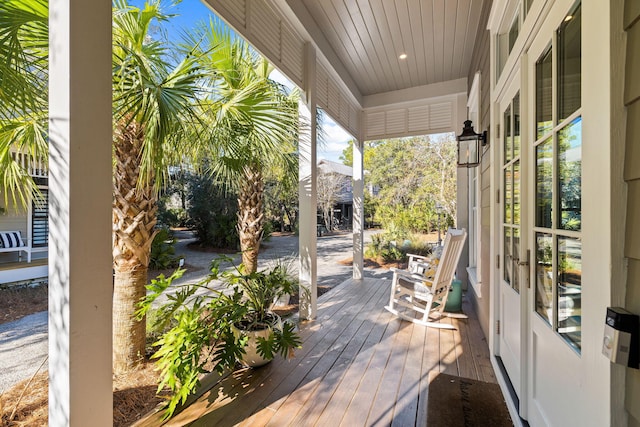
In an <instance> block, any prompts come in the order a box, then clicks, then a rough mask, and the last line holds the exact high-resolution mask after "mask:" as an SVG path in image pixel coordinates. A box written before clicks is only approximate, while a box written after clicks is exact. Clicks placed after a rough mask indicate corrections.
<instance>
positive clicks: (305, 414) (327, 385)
mask: <svg viewBox="0 0 640 427" xmlns="http://www.w3.org/2000/svg"><path fill="white" fill-rule="evenodd" d="M381 291H382V292H381ZM382 294H386V292H384V291H383V287H380V286H379V287H378V288H377V290H376V291H375V295H374V296H373V298H372V299H371V301H370V306H369V307H368V308H367V309H365V310H364V313H366V315H365V316H364V317H363V318H362V321H361V322H360V323H359V328H358V330H357V332H356V334H355V335H354V336H353V337H352V338H351V339H350V340H349V342H348V345H347V346H346V347H345V349H344V351H343V352H342V353H341V355H340V356H339V359H338V361H337V362H336V365H335V366H334V368H333V369H332V370H331V372H329V373H328V375H326V376H325V377H324V378H323V379H322V382H321V384H320V385H319V387H317V388H316V390H315V391H314V392H313V393H312V394H311V395H310V396H309V397H308V401H310V402H313V404H310V405H306V407H305V408H303V409H302V410H301V411H300V412H299V413H298V414H297V416H296V417H295V418H293V420H292V422H291V424H292V425H295V426H298V425H300V426H301V425H313V424H314V423H315V422H316V420H317V419H318V418H319V417H320V416H321V415H322V411H323V410H324V408H325V406H326V405H327V404H328V403H329V400H330V399H331V396H333V394H334V392H335V390H336V388H337V387H338V385H339V384H340V382H341V381H342V379H343V378H344V376H345V374H346V372H347V370H348V368H349V367H350V366H351V363H353V361H354V359H355V358H356V357H357V356H358V354H359V353H360V352H361V350H362V348H363V347H364V346H365V344H366V342H367V339H369V337H370V335H371V334H372V333H374V328H375V327H376V325H377V324H378V321H377V319H378V318H379V317H380V316H381V315H382V312H381V311H380V310H376V306H378V303H379V298H380V296H381V295H382Z"/></svg>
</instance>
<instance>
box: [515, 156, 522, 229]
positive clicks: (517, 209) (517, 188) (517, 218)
mask: <svg viewBox="0 0 640 427" xmlns="http://www.w3.org/2000/svg"><path fill="white" fill-rule="evenodd" d="M513 223H514V224H516V225H518V224H520V160H516V161H515V162H513Z"/></svg>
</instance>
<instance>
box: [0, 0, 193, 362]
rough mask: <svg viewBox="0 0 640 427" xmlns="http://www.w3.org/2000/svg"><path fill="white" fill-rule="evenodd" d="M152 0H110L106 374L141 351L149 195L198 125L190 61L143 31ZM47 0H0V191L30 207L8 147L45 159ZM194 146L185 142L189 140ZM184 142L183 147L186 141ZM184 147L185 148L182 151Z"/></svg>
mask: <svg viewBox="0 0 640 427" xmlns="http://www.w3.org/2000/svg"><path fill="white" fill-rule="evenodd" d="M159 4H160V0H153V1H152V2H151V3H147V4H145V6H144V7H143V9H138V8H134V7H130V6H128V5H127V3H126V1H125V0H117V1H116V2H115V3H114V10H113V44H114V46H113V117H114V134H113V158H114V178H113V185H114V189H113V193H114V201H113V262H114V273H115V276H114V298H113V321H114V324H113V334H114V336H113V338H114V341H113V346H114V356H113V357H114V370H116V371H117V372H120V371H124V370H127V369H129V368H130V367H132V366H134V365H135V364H137V363H138V361H139V360H140V359H141V357H142V356H143V355H144V346H145V321H144V319H143V320H142V321H137V320H136V319H135V317H134V313H135V311H136V308H137V303H138V301H139V300H140V298H141V297H142V296H143V295H144V294H145V285H146V283H147V266H148V263H149V252H150V247H151V242H152V241H153V237H154V235H155V232H154V226H155V224H156V212H157V206H156V197H157V191H158V189H159V188H160V187H161V185H162V183H163V182H164V180H165V178H166V174H167V171H168V165H169V164H171V162H172V161H174V160H175V159H178V161H182V160H183V158H184V157H183V156H186V155H187V154H188V151H189V150H185V147H186V146H185V145H182V146H181V150H180V153H181V154H180V157H178V156H177V154H176V153H177V152H178V150H177V147H176V146H177V144H178V143H179V142H181V141H182V136H183V135H185V134H187V133H189V134H193V131H192V130H190V129H189V130H187V129H188V128H189V125H191V124H194V123H195V124H197V120H196V117H197V116H196V115H195V114H194V112H195V107H196V105H197V102H198V98H199V97H200V96H201V95H199V93H200V91H201V90H202V87H201V86H200V85H198V81H199V80H200V79H201V78H202V76H201V75H200V74H199V73H198V67H197V66H196V62H195V60H196V58H195V57H194V56H193V55H187V56H186V58H185V59H183V60H181V61H175V62H173V63H169V62H168V61H169V60H168V59H167V58H169V55H168V54H169V53H171V52H170V51H169V50H168V49H167V47H166V44H164V43H162V42H161V41H156V40H154V39H153V38H152V37H151V31H155V30H156V29H157V27H154V26H157V24H158V23H161V22H163V21H165V20H167V19H168V16H167V15H164V14H163V13H162V12H161V10H160V5H159ZM47 85H48V1H47V0H3V1H2V2H0V189H1V190H2V192H3V193H4V198H5V203H6V201H7V199H9V198H11V199H13V202H14V205H17V203H16V200H19V201H20V202H21V204H22V205H23V206H26V205H27V204H28V201H29V200H30V195H31V192H32V191H35V184H34V183H33V180H32V179H31V177H30V176H29V173H28V171H27V170H26V169H25V167H24V164H22V163H21V162H18V161H16V159H15V158H14V157H13V156H12V151H15V150H20V151H22V152H23V153H25V154H26V155H28V156H30V157H31V158H34V159H42V158H46V156H47V152H48V141H47V121H48V105H47V96H48V95H47V93H48V92H47ZM190 146H192V145H190ZM190 146H188V147H190ZM188 147H187V148H188Z"/></svg>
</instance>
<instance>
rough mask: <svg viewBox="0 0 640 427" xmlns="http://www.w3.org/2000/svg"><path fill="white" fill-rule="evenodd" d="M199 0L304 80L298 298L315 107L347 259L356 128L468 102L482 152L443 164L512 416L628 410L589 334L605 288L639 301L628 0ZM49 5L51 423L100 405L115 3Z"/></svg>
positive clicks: (639, 416)
mask: <svg viewBox="0 0 640 427" xmlns="http://www.w3.org/2000/svg"><path fill="white" fill-rule="evenodd" d="M206 1H207V4H208V5H209V6H210V7H211V9H212V10H213V11H215V12H216V13H217V14H218V15H220V16H221V17H222V18H223V19H224V20H225V21H226V22H228V23H229V25H230V26H232V27H233V28H234V29H235V30H236V31H237V32H238V34H239V35H240V36H242V37H244V38H246V39H247V40H248V41H249V42H250V43H251V44H252V45H253V46H254V47H255V48H256V49H257V50H258V51H260V52H261V53H262V54H263V55H264V56H266V57H267V58H268V59H269V60H270V61H271V62H272V63H273V64H274V65H275V66H276V67H278V68H279V69H280V71H282V72H283V74H285V75H286V76H287V77H288V78H289V79H290V80H291V81H292V82H294V84H296V85H297V86H298V87H300V88H301V93H302V94H303V103H302V104H303V105H301V108H300V112H301V116H302V117H303V119H304V122H305V124H310V126H305V127H304V128H303V127H301V132H300V136H301V140H300V154H301V156H300V159H301V162H300V174H299V180H300V186H299V188H300V251H299V253H300V279H301V283H302V284H303V286H307V285H308V286H309V288H308V289H310V290H311V292H309V296H308V298H309V301H305V300H304V299H303V301H301V307H303V309H302V310H301V313H300V314H301V316H302V317H303V318H312V317H313V316H314V315H315V308H314V307H315V306H314V304H315V301H314V299H313V298H314V297H313V295H314V291H315V290H316V286H317V283H316V281H317V265H316V262H315V256H316V250H315V245H316V235H315V231H316V230H315V222H316V207H317V204H316V196H317V194H316V188H315V176H316V174H317V171H316V151H315V143H316V135H315V120H316V114H315V113H316V109H317V108H322V109H323V110H324V111H325V112H326V113H327V114H329V115H330V116H331V117H332V118H333V119H334V121H335V122H337V123H338V124H340V125H341V126H342V127H343V128H345V129H346V130H347V131H348V132H349V133H351V134H352V135H353V136H354V137H355V140H356V142H355V144H354V155H353V159H354V162H353V194H354V199H353V200H354V205H353V218H354V257H353V259H354V279H356V280H360V279H363V275H362V268H363V263H362V252H363V247H362V242H363V239H362V225H363V222H364V221H363V211H362V203H363V191H364V183H363V175H364V171H363V168H362V160H363V156H362V155H363V152H362V151H363V141H366V140H375V139H382V138H393V137H401V136H412V135H424V134H432V133H442V132H455V133H456V134H459V133H460V131H461V129H462V126H463V122H464V121H465V119H467V118H470V119H471V120H472V121H473V124H474V126H475V129H476V130H477V131H483V130H488V131H489V132H488V135H489V137H488V141H487V142H488V143H487V144H486V145H485V146H484V147H483V148H482V159H481V163H480V164H479V166H478V167H475V168H469V169H467V168H464V169H459V171H458V203H457V206H458V218H457V226H458V227H464V228H467V229H468V230H469V242H468V243H469V245H468V248H467V251H466V252H465V253H463V255H462V257H463V260H464V264H463V265H460V266H459V268H458V276H459V277H460V273H461V272H462V271H464V272H468V277H469V279H468V281H469V291H468V297H469V298H470V299H471V301H472V303H473V304H474V305H475V306H476V308H477V311H478V315H479V318H480V323H481V327H482V329H483V331H484V334H485V337H486V339H487V342H488V345H489V350H490V352H491V360H492V364H493V366H494V367H495V370H496V372H497V375H498V380H499V383H500V386H501V388H502V391H503V393H504V395H505V397H506V400H507V404H508V407H509V410H510V412H511V415H512V417H513V419H514V421H515V422H516V424H517V425H527V424H528V425H531V426H536V427H537V426H609V425H611V426H629V427H639V426H640V405H638V402H640V371H639V370H637V369H633V368H628V367H626V366H623V365H620V364H613V363H611V362H610V361H609V359H607V357H605V356H604V355H603V354H602V346H603V336H604V324H605V316H606V313H607V308H609V307H616V306H619V307H624V308H626V309H627V310H629V311H630V312H632V313H635V314H638V313H640V261H639V260H640V228H639V227H638V225H637V224H638V221H637V218H638V215H640V150H639V149H638V147H639V146H640V127H639V126H640V79H638V78H637V76H638V75H640V61H639V60H638V58H640V55H638V52H640V2H638V0H609V1H602V0H583V1H575V0H555V1H554V0H493V1H492V0H446V1H444V0H423V1H409V0H389V1H387V0H385V1H375V2H374V1H366V0H363V1H339V0H327V1H316V0H206ZM50 5H51V8H52V9H51V11H52V13H51V14H50V16H51V33H52V37H51V40H55V41H56V43H55V44H52V48H51V53H52V54H51V58H52V61H51V64H52V69H51V79H50V81H51V84H50V88H51V90H50V94H51V100H52V103H51V119H50V125H51V126H50V128H51V129H53V131H54V132H52V139H51V147H52V149H53V150H52V152H54V153H56V155H55V156H52V158H51V162H50V168H51V174H50V175H51V177H52V178H51V179H50V182H49V184H50V186H51V188H52V191H51V198H52V206H55V211H54V210H52V212H51V217H52V221H51V224H50V225H51V237H52V242H51V247H52V250H51V251H50V257H51V266H52V268H51V273H50V289H51V296H50V301H51V305H50V325H51V326H50V349H51V351H50V358H51V361H50V363H51V366H52V369H51V370H50V373H52V375H53V376H52V378H51V381H50V387H49V390H50V396H51V398H50V408H51V411H50V418H49V422H50V423H52V425H66V424H70V423H71V424H74V425H75V424H77V425H86V424H91V425H110V424H111V422H112V416H111V415H112V400H111V399H112V390H111V380H112V376H111V353H110V350H111V348H110V345H111V341H110V336H111V329H110V324H111V313H110V311H111V306H110V302H111V295H110V290H111V286H110V274H109V273H110V268H111V265H110V261H111V257H110V246H111V233H110V225H111V217H110V213H111V212H110V205H111V186H110V183H111V161H110V160H111V157H110V153H111V152H110V140H111V122H110V117H111V111H110V102H111V92H110V83H111V80H110V77H111V76H110V65H111V45H110V43H111V27H110V13H111V10H110V5H109V4H107V3H104V2H91V3H89V2H82V1H74V0H52V1H51V3H50ZM57 58H62V59H64V60H60V61H56V60H55V59H57ZM84 76H91V79H88V78H84ZM78 94H81V95H78ZM87 183H90V184H91V185H90V186H89V185H87ZM53 248H55V250H54V249H53ZM89 250H90V253H91V255H92V256H90V257H88V256H87V254H88V253H89ZM363 280H364V282H363V283H364V285H366V279H363ZM301 294H302V293H301ZM305 295H306V294H305Z"/></svg>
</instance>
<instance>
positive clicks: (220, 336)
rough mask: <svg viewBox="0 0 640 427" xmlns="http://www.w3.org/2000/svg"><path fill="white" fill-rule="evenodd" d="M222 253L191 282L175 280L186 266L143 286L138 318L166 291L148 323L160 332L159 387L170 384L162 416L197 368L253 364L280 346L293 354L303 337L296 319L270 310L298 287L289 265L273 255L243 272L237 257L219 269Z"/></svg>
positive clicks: (192, 382) (195, 380) (187, 388)
mask: <svg viewBox="0 0 640 427" xmlns="http://www.w3.org/2000/svg"><path fill="white" fill-rule="evenodd" d="M222 261H227V262H230V263H232V264H233V260H232V259H231V258H229V257H224V256H222V257H219V258H217V259H216V260H214V261H213V262H212V264H211V273H210V274H209V275H208V276H207V277H206V278H205V279H203V280H201V281H200V282H198V283H196V284H192V285H183V286H175V285H172V282H173V281H174V280H176V279H178V278H179V277H181V276H182V274H183V273H184V270H177V271H176V272H175V273H174V274H173V275H171V276H170V277H164V276H162V275H161V276H159V277H158V278H157V279H154V280H152V281H151V284H149V285H148V286H147V289H148V291H149V292H148V295H147V296H146V297H145V299H144V300H143V301H142V302H141V304H140V309H139V311H138V316H139V317H140V318H142V317H144V315H145V314H146V313H147V312H148V311H149V310H150V308H151V306H152V304H153V303H154V302H155V301H156V300H157V299H158V297H160V296H161V295H163V294H166V297H167V302H166V303H164V304H163V305H161V306H160V307H159V308H158V311H157V312H156V315H155V319H156V321H155V324H154V325H153V328H154V329H156V330H158V329H160V330H164V332H163V334H162V335H161V336H160V339H159V340H158V341H157V342H156V343H155V344H154V345H156V346H158V349H157V351H156V352H155V354H154V355H153V356H152V357H153V358H155V359H157V364H158V367H159V370H160V371H161V380H160V384H159V389H161V388H163V387H164V386H168V387H169V388H170V389H171V390H172V392H173V396H172V398H171V399H170V401H169V402H168V404H167V412H166V416H167V417H169V416H171V415H172V414H173V412H174V411H175V408H176V407H177V405H178V404H179V403H184V402H185V400H186V399H187V397H188V396H189V395H190V394H192V393H193V392H194V391H195V390H196V389H197V387H198V386H199V384H200V377H201V375H202V374H204V373H207V372H212V371H217V372H219V373H223V372H224V371H225V370H230V369H233V368H234V367H235V366H236V364H237V363H243V364H244V365H246V366H252V367H257V366H260V365H263V364H265V363H267V362H269V361H270V360H271V359H273V358H274V356H275V355H277V354H280V355H282V356H283V357H286V358H289V357H293V351H294V349H295V348H299V347H300V345H301V340H300V337H299V335H298V334H297V333H296V331H295V325H294V324H293V323H291V322H290V321H283V320H282V319H280V317H279V316H277V315H276V314H275V313H273V311H272V310H271V308H272V305H273V303H274V302H275V301H276V300H277V299H278V298H280V297H281V296H282V295H284V294H288V293H289V294H290V293H292V292H294V291H295V287H296V282H295V281H294V280H292V278H291V277H290V275H289V274H288V273H287V269H286V266H285V265H284V264H282V263H277V264H276V265H275V266H274V267H272V268H269V269H264V270H259V271H256V272H253V273H246V272H245V270H244V267H243V265H242V264H240V265H239V266H235V265H233V268H232V269H230V270H224V271H223V270H221V269H220V264H221V262H222ZM221 282H222V284H223V285H224V286H223V287H222V289H220V283H221ZM169 289H170V290H171V291H172V292H167V290H169Z"/></svg>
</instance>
